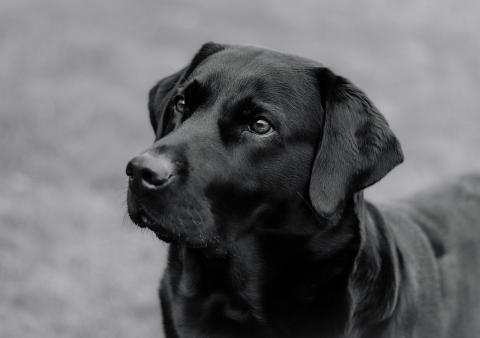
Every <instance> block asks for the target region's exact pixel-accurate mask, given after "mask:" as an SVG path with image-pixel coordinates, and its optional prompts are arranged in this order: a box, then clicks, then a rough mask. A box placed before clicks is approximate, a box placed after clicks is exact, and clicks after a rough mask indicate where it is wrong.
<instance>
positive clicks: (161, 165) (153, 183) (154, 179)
mask: <svg viewBox="0 0 480 338" xmlns="http://www.w3.org/2000/svg"><path fill="white" fill-rule="evenodd" d="M125 171H126V173H127V176H129V177H130V179H131V180H132V182H137V183H140V184H142V185H143V186H144V187H145V188H160V187H163V186H165V185H166V184H167V183H168V182H169V181H170V179H171V178H172V177H173V176H174V174H173V173H174V171H175V167H174V164H173V163H172V161H170V160H169V159H167V158H166V157H165V156H162V155H160V156H152V155H150V154H148V153H145V154H142V155H139V156H137V157H135V158H134V159H132V160H131V161H130V162H129V163H128V164H127V168H126V170H125Z"/></svg>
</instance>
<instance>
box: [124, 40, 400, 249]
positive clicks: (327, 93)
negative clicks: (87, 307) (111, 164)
mask: <svg viewBox="0 0 480 338" xmlns="http://www.w3.org/2000/svg"><path fill="white" fill-rule="evenodd" d="M149 99H150V101H149V110H150V118H151V122H152V125H153V127H154V130H155V134H156V138H155V142H154V143H153V145H152V146H150V148H148V149H147V150H146V151H145V152H144V153H142V154H141V155H139V156H137V157H135V158H134V159H133V160H132V161H130V163H129V164H128V166H127V174H128V176H129V177H130V181H129V191H128V210H129V214H130V216H131V218H132V220H133V221H134V222H135V223H137V224H138V225H140V226H143V227H148V228H150V229H151V230H153V231H155V232H156V233H157V236H158V237H159V238H161V239H163V240H165V241H180V242H183V243H186V244H187V245H190V246H194V247H204V246H209V245H212V246H219V245H224V244H225V243H233V242H235V241H238V240H240V239H241V238H242V237H244V236H249V235H251V234H252V233H255V231H259V230H261V229H270V230H279V229H282V228H283V227H284V226H285V225H286V224H287V223H289V222H291V216H290V215H293V214H295V213H296V212H297V213H300V212H305V211H307V212H308V213H310V215H311V216H312V217H313V216H314V215H313V214H314V213H315V214H317V215H315V216H318V215H320V216H321V218H322V219H324V220H326V221H328V220H329V219H333V218H335V217H334V216H335V215H336V214H338V213H339V212H341V209H342V206H343V203H344V202H345V201H346V199H348V197H349V196H350V195H351V194H353V193H354V192H357V191H359V190H360V189H363V188H364V187H366V186H368V185H370V184H372V183H374V182H376V181H377V180H378V179H380V178H381V177H382V176H383V175H385V174H386V173H387V172H388V171H389V170H390V169H391V168H393V166H394V165H396V164H397V163H399V162H400V161H401V151H400V148H399V146H398V142H397V141H396V139H395V137H394V136H393V134H392V133H391V131H390V129H389V128H388V125H387V124H386V122H385V120H384V119H383V117H382V116H381V115H380V114H379V113H378V112H377V111H376V110H375V108H374V106H373V105H372V104H371V103H370V102H369V101H368V99H367V98H366V97H365V96H364V94H363V93H362V92H360V91H359V90H358V89H357V88H355V87H354V86H353V85H351V84H350V83H349V82H348V81H346V80H345V79H343V78H340V77H338V76H336V75H334V74H333V73H332V72H331V71H329V70H328V69H326V68H324V67H322V66H321V65H320V64H317V63H315V62H313V61H309V60H306V59H302V58H299V57H294V56H289V55H285V54H281V53H277V52H273V51H268V50H264V49H260V48H253V47H233V46H222V45H218V44H212V43H210V44H206V45H204V46H203V47H202V49H201V50H200V51H199V52H198V53H197V55H196V56H195V57H194V58H193V60H192V62H191V64H190V65H189V66H187V67H186V68H184V69H182V70H180V71H179V72H177V73H175V74H173V75H171V76H170V77H167V78H165V79H163V80H161V81H160V82H159V83H158V84H157V85H156V86H155V87H154V88H152V90H151V91H150V97H149ZM329 114H331V116H329ZM308 205H313V207H312V210H309V209H308ZM297 219H298V217H297ZM298 227H299V228H301V224H299V225H298Z"/></svg>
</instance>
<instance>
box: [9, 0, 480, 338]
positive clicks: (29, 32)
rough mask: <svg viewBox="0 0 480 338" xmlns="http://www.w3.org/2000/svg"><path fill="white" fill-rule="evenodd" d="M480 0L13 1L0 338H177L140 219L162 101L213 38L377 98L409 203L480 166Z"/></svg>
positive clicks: (375, 192)
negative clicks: (129, 205)
mask: <svg viewBox="0 0 480 338" xmlns="http://www.w3.org/2000/svg"><path fill="white" fill-rule="evenodd" d="M479 14H480V3H479V2H478V1H453V0H451V1H425V0H415V1H413V0H404V1H384V0H371V1H343V0H337V1H334V2H333V1H332V2H328V3H327V2H319V1H313V0H311V1H303V0H299V1H291V0H290V1H287V0H281V1H273V0H258V1H243V2H240V1H237V2H224V1H220V0H202V1H191V2H184V1H179V0H177V1H163V0H155V1H151V0H146V1H133V0H131V1H128V0H116V1H113V0H105V1H103V0H96V1H93V0H84V1H75V2H74V1H67V0H43V1H25V0H1V1H0V173H1V180H0V337H22V338H24V337H117V338H121V337H161V333H160V319H159V312H160V311H159V308H158V301H157V296H156V287H157V284H158V280H159V277H160V275H161V272H162V269H163V267H164V265H165V249H166V246H165V245H164V244H162V243H161V242H159V241H158V240H157V239H156V238H155V237H154V236H152V235H151V234H150V233H148V232H142V231H140V230H138V229H137V228H135V227H134V226H132V225H131V224H130V222H129V221H128V219H127V218H125V186H126V180H125V176H124V167H125V164H126V162H127V160H128V159H129V158H130V157H132V156H133V155H134V154H136V153H138V152H139V151H140V150H142V148H145V147H146V146H147V145H148V144H149V143H150V142H151V141H152V137H153V134H152V132H151V130H150V126H149V123H148V118H147V111H146V94H147V91H148V89H149V88H150V87H151V86H152V85H153V84H154V82H155V81H156V80H158V79H159V78H161V77H163V76H166V75H168V74H170V73H172V72H173V71H175V70H177V69H178V68H179V67H181V66H183V65H185V64H186V63H187V62H188V60H189V58H190V57H191V56H192V54H193V53H194V52H195V51H196V49H197V48H198V47H199V46H200V45H201V44H202V43H203V42H205V41H207V40H214V41H219V42H228V43H249V44H256V45H263V46H267V47H270V48H274V49H279V50H282V51H285V52H290V53H296V54H300V55H303V56H306V57H310V58H313V59H317V60H319V61H322V62H324V63H325V64H327V65H330V66H331V67H333V68H334V69H335V70H336V71H337V72H339V73H341V74H343V75H345V76H347V77H349V78H351V79H353V80H354V82H355V83H357V84H358V85H359V86H360V87H361V88H363V89H364V90H365V91H366V92H367V93H368V94H369V96H370V97H371V98H372V100H373V101H374V102H376V104H377V106H378V107H379V108H380V110H381V111H382V112H383V113H384V114H385V115H386V116H387V118H388V120H389V121H390V124H391V125H392V127H393V129H394V131H395V132H396V133H397V135H398V136H399V138H400V140H401V142H402V144H403V147H404V151H405V154H406V162H405V163H404V164H403V165H402V166H401V167H399V168H398V169H396V170H395V171H394V172H393V173H392V174H391V175H389V176H388V177H387V178H386V179H385V180H384V181H382V183H381V184H379V185H378V186H376V187H374V188H372V189H370V190H369V192H368V196H370V197H371V198H372V199H374V200H383V199H393V198H397V197H399V196H404V195H406V194H408V193H410V192H412V191H415V190H417V189H420V188H422V187H424V186H427V185H430V184H433V183H441V182H442V181H443V180H444V179H446V178H447V177H450V176H452V175H456V174H459V173H462V172H467V171H475V170H477V171H478V170H480V158H479V156H478V155H479V147H480V132H479V127H480V112H479V106H480V103H479V100H478V97H479V93H480V58H479V55H480V39H479V38H478V33H479V32H480V20H478V18H479V17H480V15H479Z"/></svg>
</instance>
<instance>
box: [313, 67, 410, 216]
mask: <svg viewBox="0 0 480 338" xmlns="http://www.w3.org/2000/svg"><path fill="white" fill-rule="evenodd" d="M316 76H317V79H318V84H319V87H320V98H321V102H322V107H323V111H324V120H323V133H322V139H321V141H320V142H321V143H320V145H319V147H318V152H317V155H316V157H315V161H314V163H313V167H312V173H311V178H310V188H309V190H310V191H309V193H310V199H311V202H312V204H313V206H314V208H315V210H316V211H317V212H318V213H319V214H320V215H321V216H323V217H325V218H327V219H333V218H334V216H336V215H338V214H339V213H340V212H341V211H342V209H343V206H344V203H345V201H346V200H347V199H348V198H349V197H350V196H352V194H354V193H355V192H358V191H360V190H362V189H364V188H366V187H368V186H370V185H372V184H374V183H375V182H377V181H378V180H380V179H381V178H382V177H384V176H385V175H386V174H387V173H388V172H389V171H390V170H392V169H393V168H394V167H395V166H396V165H398V164H399V163H401V162H402V161H403V154H402V149H401V147H400V144H399V142H398V140H397V138H396V137H395V135H394V134H393V132H392V131H391V130H390V127H389V126H388V123H387V121H386V120H385V118H384V117H383V115H382V114H380V112H379V111H378V110H377V108H376V107H375V106H374V105H373V104H372V103H371V102H370V100H369V99H368V98H367V96H366V95H365V94H364V93H363V92H362V91H361V90H360V89H358V88H357V87H356V86H354V85H353V84H352V83H350V82H349V81H348V80H347V79H345V78H343V77H340V76H337V75H335V74H334V73H333V72H332V71H330V70H329V69H327V68H318V69H316Z"/></svg>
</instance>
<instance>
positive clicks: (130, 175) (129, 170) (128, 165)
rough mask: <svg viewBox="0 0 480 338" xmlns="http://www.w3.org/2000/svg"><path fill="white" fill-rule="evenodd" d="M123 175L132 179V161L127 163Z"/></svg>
mask: <svg viewBox="0 0 480 338" xmlns="http://www.w3.org/2000/svg"><path fill="white" fill-rule="evenodd" d="M125 173H126V174H127V176H128V177H133V165H132V161H130V162H128V164H127V168H126V169H125Z"/></svg>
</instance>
